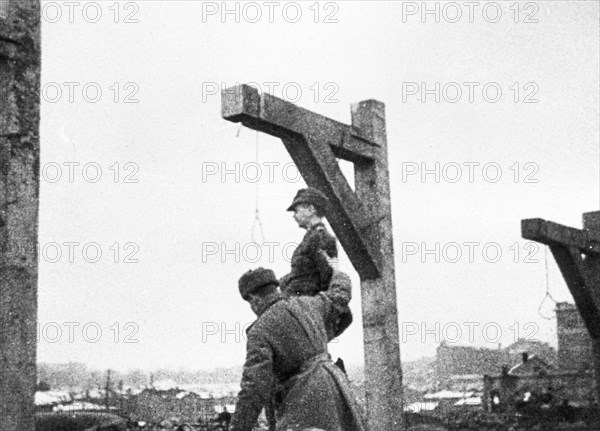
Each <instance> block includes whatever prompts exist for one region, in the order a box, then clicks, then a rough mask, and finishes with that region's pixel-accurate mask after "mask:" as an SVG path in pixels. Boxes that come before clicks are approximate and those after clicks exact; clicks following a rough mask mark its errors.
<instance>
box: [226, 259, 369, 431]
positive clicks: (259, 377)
mask: <svg viewBox="0 0 600 431" xmlns="http://www.w3.org/2000/svg"><path fill="white" fill-rule="evenodd" d="M322 253H324V252H322ZM277 285H278V280H277V278H276V277H275V274H274V273H273V271H271V270H268V269H263V268H259V269H256V270H254V271H249V272H247V273H246V274H244V275H243V276H242V277H241V278H240V280H239V290H240V293H241V295H242V297H243V298H244V299H245V300H246V301H248V302H249V303H250V306H251V308H252V310H253V311H254V313H255V314H256V315H257V320H256V321H255V322H254V324H253V325H252V326H251V327H250V328H249V330H248V334H247V335H248V341H247V353H246V362H245V364H244V372H243V376H242V382H241V391H240V393H239V395H238V400H237V404H236V410H235V413H234V415H233V418H232V421H231V428H230V431H251V430H252V427H253V426H254V424H255V423H256V420H257V418H258V416H259V414H260V412H261V410H262V408H263V407H265V406H267V405H268V404H269V403H270V402H271V400H272V398H273V395H274V390H275V388H280V389H279V393H278V394H277V399H278V402H277V406H276V411H277V426H276V429H277V431H303V430H305V429H309V428H317V429H321V430H324V431H364V427H363V424H362V419H361V417H360V413H359V410H358V406H357V404H356V401H355V399H354V397H353V394H352V393H351V390H350V387H349V382H348V379H347V377H346V376H345V374H344V373H343V372H342V371H341V370H340V369H339V368H338V367H337V366H335V365H334V364H333V363H332V362H331V359H330V357H329V353H328V351H327V343H328V341H329V340H330V334H328V330H327V327H328V322H331V321H336V320H337V319H338V318H339V313H340V312H342V311H343V310H344V309H345V307H347V305H348V302H349V301H350V298H351V282H350V279H349V277H348V276H347V275H346V274H344V273H341V272H337V271H334V272H333V275H332V278H331V283H330V286H329V289H328V290H326V291H323V292H319V293H318V294H317V295H316V296H292V297H284V296H282V295H281V294H280V293H279V292H278V290H277Z"/></svg>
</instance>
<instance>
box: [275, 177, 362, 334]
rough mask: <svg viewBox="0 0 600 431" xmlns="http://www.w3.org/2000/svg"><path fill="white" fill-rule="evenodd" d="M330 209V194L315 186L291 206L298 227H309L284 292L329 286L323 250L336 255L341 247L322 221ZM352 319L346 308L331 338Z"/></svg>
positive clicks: (283, 281) (311, 292) (315, 290)
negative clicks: (326, 194) (328, 196)
mask: <svg viewBox="0 0 600 431" xmlns="http://www.w3.org/2000/svg"><path fill="white" fill-rule="evenodd" d="M328 209H329V200H328V199H327V197H326V196H325V195H324V194H323V193H322V192H321V191H319V190H317V189H315V188H312V187H309V188H307V189H300V190H298V193H297V194H296V196H295V197H294V201H293V202H292V205H290V207H289V208H288V211H293V212H294V220H295V221H296V223H298V226H299V227H300V228H302V229H306V234H305V235H304V238H302V241H301V242H300V244H298V247H297V248H296V250H294V253H293V254H292V259H291V271H290V273H289V274H286V275H285V276H283V277H282V278H281V280H280V283H281V292H282V293H283V294H284V295H316V294H317V293H319V292H321V291H324V290H327V289H328V288H329V282H330V281H331V276H332V273H333V271H332V269H331V267H330V266H329V264H328V263H327V261H326V260H325V258H324V257H323V255H322V254H321V253H320V251H321V250H323V251H324V252H325V253H326V254H327V255H328V256H329V257H331V258H334V257H337V256H338V250H337V243H336V239H335V237H334V236H333V235H331V234H330V233H329V232H327V229H326V228H325V224H324V223H323V217H324V216H325V215H326V214H327V212H328ZM352 320H353V318H352V312H351V311H350V309H349V308H347V309H346V310H345V311H344V312H343V313H342V314H341V315H340V316H339V321H338V322H337V323H336V324H333V325H332V338H335V337H338V336H339V335H341V334H342V332H344V331H345V330H346V328H348V327H349V326H350V324H351V323H352Z"/></svg>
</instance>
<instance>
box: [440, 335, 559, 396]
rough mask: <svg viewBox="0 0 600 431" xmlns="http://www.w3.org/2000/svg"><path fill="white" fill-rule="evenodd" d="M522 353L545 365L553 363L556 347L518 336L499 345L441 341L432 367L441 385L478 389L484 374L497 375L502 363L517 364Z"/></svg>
mask: <svg viewBox="0 0 600 431" xmlns="http://www.w3.org/2000/svg"><path fill="white" fill-rule="evenodd" d="M523 355H528V357H530V358H533V357H535V358H537V359H536V361H539V360H541V361H543V362H544V363H545V364H546V365H548V366H554V364H555V363H556V351H555V350H554V349H553V348H552V347H551V346H550V345H549V344H547V343H543V342H541V341H538V340H525V339H519V340H517V341H516V342H515V343H513V344H511V345H510V346H508V347H506V348H504V349H502V348H498V349H487V348H482V347H471V346H457V345H450V344H448V343H445V342H442V343H441V344H440V345H439V347H438V349H437V354H436V362H435V371H436V373H435V374H436V378H437V381H438V385H439V387H440V388H447V389H452V390H465V389H473V390H481V389H483V388H482V383H481V382H482V381H481V379H482V377H483V376H484V375H490V376H493V375H498V374H500V373H501V371H502V367H504V366H507V367H509V369H510V367H513V366H515V365H517V364H520V363H521V361H522V358H523ZM477 380H479V383H478V382H477Z"/></svg>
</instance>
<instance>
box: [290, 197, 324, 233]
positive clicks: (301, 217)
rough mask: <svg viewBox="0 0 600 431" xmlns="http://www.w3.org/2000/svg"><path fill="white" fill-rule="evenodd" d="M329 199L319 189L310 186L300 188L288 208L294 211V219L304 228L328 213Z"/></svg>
mask: <svg viewBox="0 0 600 431" xmlns="http://www.w3.org/2000/svg"><path fill="white" fill-rule="evenodd" d="M328 206H329V200H328V199H327V197H326V196H325V195H324V194H323V193H321V192H320V191H319V190H317V189H314V188H312V187H309V188H307V189H300V190H298V193H296V196H295V197H294V200H293V202H292V204H291V205H290V206H289V208H288V209H287V210H288V211H293V212H294V220H296V222H297V223H298V225H299V226H300V227H302V228H308V227H310V226H311V225H312V224H314V223H316V222H318V221H320V220H321V219H322V218H323V217H324V216H325V215H326V214H327V208H328Z"/></svg>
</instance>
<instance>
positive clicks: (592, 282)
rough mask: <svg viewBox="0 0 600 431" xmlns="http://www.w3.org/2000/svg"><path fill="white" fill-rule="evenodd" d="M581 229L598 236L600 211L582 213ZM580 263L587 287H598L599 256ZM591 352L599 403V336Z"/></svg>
mask: <svg viewBox="0 0 600 431" xmlns="http://www.w3.org/2000/svg"><path fill="white" fill-rule="evenodd" d="M582 218H583V230H584V231H585V232H588V233H594V234H595V235H596V236H597V237H598V238H600V211H594V212H588V213H584V214H583V217H582ZM582 265H585V266H587V267H588V268H590V269H589V270H588V271H587V276H588V279H589V280H588V283H589V287H591V288H593V289H598V288H599V287H600V256H599V255H598V254H588V255H587V256H586V259H585V261H584V262H582ZM592 354H593V355H594V376H595V379H594V380H595V393H596V402H598V403H600V338H598V337H593V338H592Z"/></svg>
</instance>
